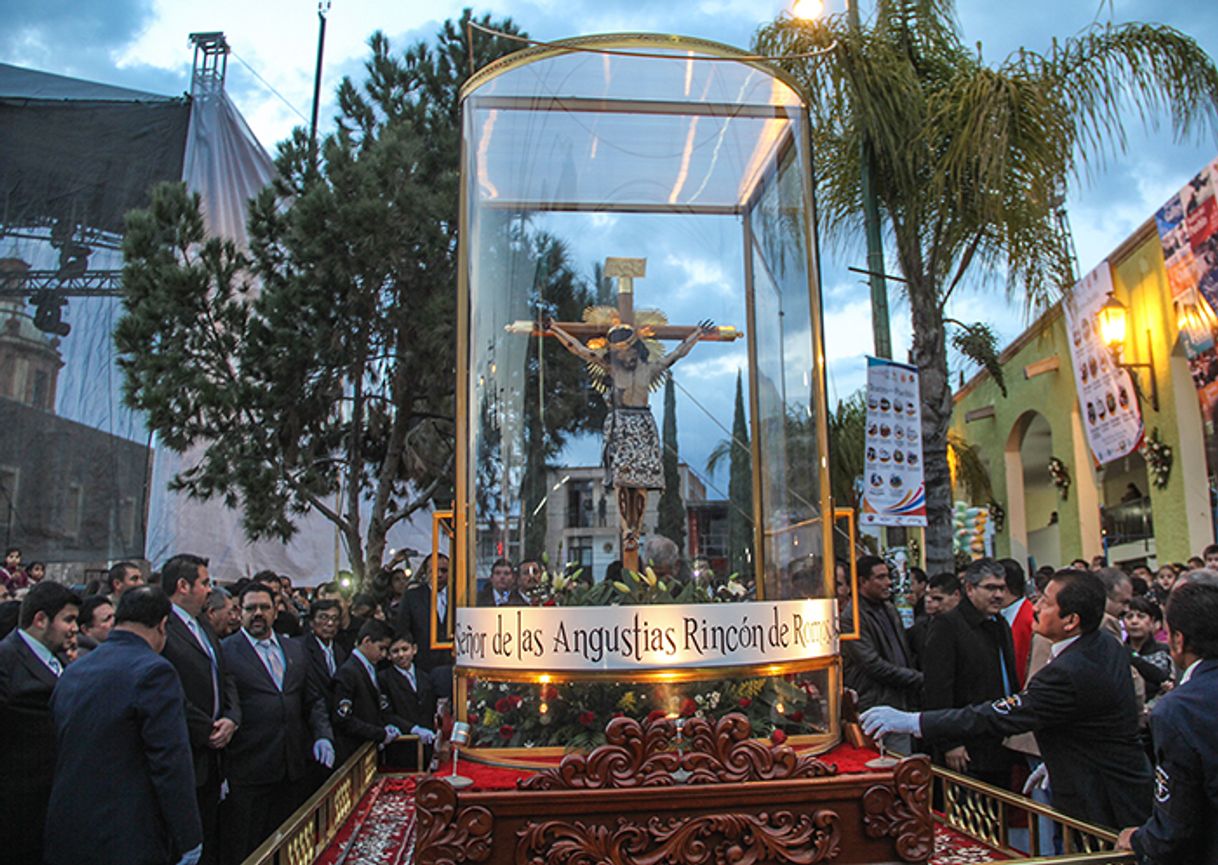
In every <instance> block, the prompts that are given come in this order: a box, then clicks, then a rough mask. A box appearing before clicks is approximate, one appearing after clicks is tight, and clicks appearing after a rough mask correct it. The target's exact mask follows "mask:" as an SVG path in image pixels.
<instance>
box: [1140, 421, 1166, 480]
mask: <svg viewBox="0 0 1218 865" xmlns="http://www.w3.org/2000/svg"><path fill="white" fill-rule="evenodd" d="M1141 453H1142V458H1143V459H1145V460H1146V466H1147V468H1149V469H1150V480H1151V483H1153V484H1154V485H1155V486H1156V487H1158V488H1159V489H1163V488H1164V487H1166V486H1167V479H1168V478H1169V477H1171V464H1172V453H1171V445H1169V444H1167V443H1166V442H1165V441H1163V439H1161V438H1160V437H1159V428H1158V427H1155V428H1154V429H1153V430H1151V432H1150V435H1149V436H1148V437H1146V438H1144V439H1142V447H1141Z"/></svg>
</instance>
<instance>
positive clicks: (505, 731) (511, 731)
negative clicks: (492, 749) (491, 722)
mask: <svg viewBox="0 0 1218 865" xmlns="http://www.w3.org/2000/svg"><path fill="white" fill-rule="evenodd" d="M514 735H516V728H515V727H513V726H512V725H511V724H504V725H503V726H502V727H500V728H499V738H500V739H503V740H504V741H507V740H508V739H510V738H512V737H513V736H514Z"/></svg>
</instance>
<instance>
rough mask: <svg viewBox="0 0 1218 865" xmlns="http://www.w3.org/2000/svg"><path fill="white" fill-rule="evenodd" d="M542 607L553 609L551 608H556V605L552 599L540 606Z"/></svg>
mask: <svg viewBox="0 0 1218 865" xmlns="http://www.w3.org/2000/svg"><path fill="white" fill-rule="evenodd" d="M542 606H543V607H553V606H556V603H555V601H554V599H553V598H550V599H548V600H547V601H546V602H545V603H544V604H542Z"/></svg>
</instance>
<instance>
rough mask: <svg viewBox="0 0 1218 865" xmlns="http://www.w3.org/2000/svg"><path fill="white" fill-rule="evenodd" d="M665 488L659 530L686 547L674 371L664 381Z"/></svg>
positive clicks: (681, 546)
mask: <svg viewBox="0 0 1218 865" xmlns="http://www.w3.org/2000/svg"><path fill="white" fill-rule="evenodd" d="M662 442H663V445H664V492H663V493H661V495H660V506H659V511H660V512H659V531H660V534H662V535H663V536H664V537H666V538H668V539H669V540H671V541H673V542H674V543H676V545H677V548H678V549H680V550H681V551H682V552H684V551H685V503H684V502H683V501H682V500H681V475H680V473H679V472H678V471H677V465H678V463H679V461H680V458H679V456H678V452H677V394H676V388H675V387H674V386H673V379H672V373H669V375H668V381H666V382H665V383H664V430H663V435H662Z"/></svg>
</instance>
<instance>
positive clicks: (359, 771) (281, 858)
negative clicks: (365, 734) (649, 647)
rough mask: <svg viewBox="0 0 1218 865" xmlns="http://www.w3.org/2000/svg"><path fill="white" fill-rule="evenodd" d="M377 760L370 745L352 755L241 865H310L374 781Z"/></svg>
mask: <svg viewBox="0 0 1218 865" xmlns="http://www.w3.org/2000/svg"><path fill="white" fill-rule="evenodd" d="M376 758H377V749H376V745H375V744H374V743H372V742H368V743H366V744H365V745H364V746H363V747H361V748H360V749H359V750H358V751H356V752H355V753H354V754H352V755H351V757H350V758H349V759H348V760H347V762H345V763H343V765H342V766H340V767H339V768H338V771H336V772H335V773H334V774H333V775H331V776H330V779H329V780H328V781H326V783H325V784H322V786H321V788H320V789H319V790H318V791H317V792H316V793H314V794H313V795H312V796H310V797H309V798H308V800H307V801H306V802H305V803H304V804H303V805H301V806H300V807H299V808H297V809H296V812H295V813H294V814H292V816H291V817H289V818H288V819H287V820H285V821H284V822H283V825H281V826H280V827H279V828H278V829H277V830H276V831H275V834H273V835H271V837H269V838H267V839H266V840H265V841H263V842H262V843H261V844H259V845H258V849H256V850H255V851H254V852H253V853H251V854H250V855H249V856H248V857H247V858H246V860H245V861H244V862H243V863H242V865H312V863H313V862H314V861H315V860H316V859H317V857H318V856H320V855H321V854H322V852H324V851H325V849H326V848H327V847H328V846H329V845H330V842H331V841H333V840H334V836H336V835H337V834H338V832H339V830H340V829H342V827H343V823H345V822H346V820H347V818H348V817H350V816H351V813H352V812H353V811H354V810H355V806H356V805H358V804H359V801H360V799H362V798H363V796H364V793H366V792H367V791H368V788H369V787H371V786H372V782H373V781H375V780H376Z"/></svg>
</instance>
